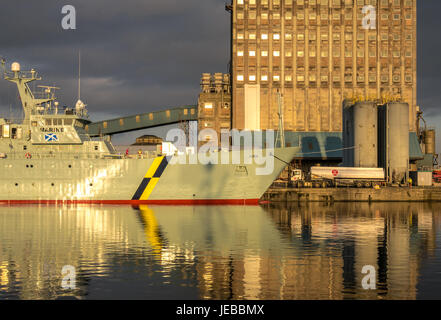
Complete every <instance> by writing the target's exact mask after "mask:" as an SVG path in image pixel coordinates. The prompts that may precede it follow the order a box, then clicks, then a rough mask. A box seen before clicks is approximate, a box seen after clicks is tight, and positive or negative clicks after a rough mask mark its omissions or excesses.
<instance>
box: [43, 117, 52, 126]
mask: <svg viewBox="0 0 441 320" xmlns="http://www.w3.org/2000/svg"><path fill="white" fill-rule="evenodd" d="M44 123H45V124H46V125H47V126H51V125H52V119H45V121H44Z"/></svg>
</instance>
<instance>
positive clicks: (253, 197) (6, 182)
mask: <svg viewBox="0 0 441 320" xmlns="http://www.w3.org/2000/svg"><path fill="white" fill-rule="evenodd" d="M297 151H298V150H297V149H296V148H283V149H275V150H274V151H273V152H274V155H275V156H276V157H274V158H273V165H272V168H271V170H270V171H269V172H267V173H266V174H258V170H259V169H262V168H263V167H265V166H266V165H267V164H264V165H262V164H261V163H262V162H261V161H260V162H259V161H254V160H253V161H251V163H249V162H250V161H248V162H247V161H246V160H245V159H246V158H247V156H249V154H244V151H241V152H240V153H241V157H240V159H241V161H240V162H239V163H236V164H233V163H231V162H232V161H231V159H232V156H231V154H232V153H231V152H229V156H228V158H227V159H229V161H228V163H227V164H222V163H221V162H222V161H221V157H222V155H221V153H219V155H218V157H219V159H218V160H219V161H218V163H216V164H201V163H199V162H198V163H195V164H191V163H187V162H190V161H189V159H188V158H187V159H186V161H184V163H179V161H181V160H182V159H180V160H178V159H177V158H173V157H165V156H161V157H156V158H150V159H50V158H39V159H37V157H34V158H32V159H2V160H1V161H0V203H3V204H31V203H41V204H64V203H85V204H99V203H102V204H134V205H139V204H158V205H168V204H169V205H198V204H200V205H207V204H214V205H215V204H240V205H242V204H246V205H255V204H258V203H259V199H260V198H261V196H262V195H263V193H264V192H265V191H266V190H267V189H268V187H269V186H270V185H271V183H272V182H273V181H274V180H275V179H276V178H277V177H278V176H279V174H280V172H281V171H282V170H283V169H284V167H285V166H286V163H287V162H290V161H291V159H292V158H293V157H294V156H295V153H296V152H297ZM265 152H269V151H265ZM251 157H252V158H253V159H254V158H255V155H254V154H253V155H252V156H251ZM258 163H260V164H258Z"/></svg>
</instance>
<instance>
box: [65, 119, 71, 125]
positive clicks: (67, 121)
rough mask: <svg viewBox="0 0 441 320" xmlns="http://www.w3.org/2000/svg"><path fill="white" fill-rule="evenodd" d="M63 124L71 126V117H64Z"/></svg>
mask: <svg viewBox="0 0 441 320" xmlns="http://www.w3.org/2000/svg"><path fill="white" fill-rule="evenodd" d="M64 125H65V126H71V125H72V119H64Z"/></svg>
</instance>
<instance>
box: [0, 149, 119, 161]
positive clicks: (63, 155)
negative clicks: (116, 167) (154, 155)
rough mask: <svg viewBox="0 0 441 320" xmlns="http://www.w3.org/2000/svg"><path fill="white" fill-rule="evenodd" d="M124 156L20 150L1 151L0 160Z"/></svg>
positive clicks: (80, 158) (116, 156) (117, 156)
mask: <svg viewBox="0 0 441 320" xmlns="http://www.w3.org/2000/svg"><path fill="white" fill-rule="evenodd" d="M124 158H125V156H123V155H120V154H110V153H98V154H97V153H82V154H78V153H69V152H59V153H33V152H32V151H29V152H20V153H3V154H2V156H1V157H0V161H1V160H5V159H9V160H29V161H30V160H49V159H57V160H88V159H124Z"/></svg>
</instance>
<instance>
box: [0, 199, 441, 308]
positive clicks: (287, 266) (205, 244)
mask: <svg viewBox="0 0 441 320" xmlns="http://www.w3.org/2000/svg"><path fill="white" fill-rule="evenodd" d="M439 209H440V205H433V207H431V206H430V205H429V204H390V205H388V204H372V205H371V206H369V205H367V204H335V205H333V206H327V207H323V206H321V205H319V204H316V205H315V204H311V205H309V206H306V207H305V206H300V207H298V206H288V207H281V208H280V207H267V208H262V207H243V206H231V207H212V206H211V207H205V206H198V207H191V206H185V207H155V206H149V207H147V206H143V207H141V208H139V210H137V211H135V213H134V214H132V212H131V211H130V208H128V207H118V206H116V207H100V206H93V207H82V206H78V207H50V206H49V207H31V208H30V207H3V208H2V211H1V212H0V297H2V296H5V295H7V294H5V292H6V293H8V292H9V293H10V296H16V297H20V298H26V299H28V298H35V297H39V298H51V297H56V296H60V295H63V294H64V293H63V292H62V291H60V290H59V285H60V277H59V276H57V274H58V273H59V270H61V267H62V266H63V265H66V264H70V265H74V266H75V267H76V268H77V273H78V276H79V290H77V292H76V293H75V294H76V295H78V296H88V295H89V293H90V290H92V289H91V283H93V281H94V280H92V282H91V280H90V279H95V280H96V278H103V279H105V278H110V277H112V276H114V274H112V272H113V269H115V268H116V267H115V265H118V264H120V263H122V262H121V261H127V262H128V263H131V264H134V265H136V266H137V268H138V269H136V272H143V273H144V274H146V275H148V274H150V273H156V274H161V275H162V276H163V278H164V279H165V278H167V279H168V280H167V281H174V282H175V283H176V285H177V283H179V281H180V279H187V280H186V281H187V282H186V285H187V286H189V287H197V288H198V291H199V294H198V297H199V298H207V299H242V298H246V299H341V298H403V299H407V298H415V297H416V294H417V290H416V288H417V281H418V277H419V274H420V271H419V270H420V265H421V261H422V259H424V257H425V256H430V255H431V254H432V253H433V252H434V251H435V246H436V244H435V236H436V228H439V226H440V222H441V221H440V215H439V214H438V212H439V211H440V210H439ZM140 222H141V223H142V224H140ZM365 264H370V265H374V266H375V267H376V268H377V270H378V276H379V280H378V283H377V285H378V290H377V291H374V292H369V291H365V290H362V289H361V278H362V276H363V275H362V274H361V272H360V270H361V268H362V266H363V265H365ZM140 266H142V268H141V267H140ZM48 273H49V274H48ZM48 275H49V276H50V277H48ZM139 279H141V281H150V280H149V278H148V277H147V278H146V277H140V278H139ZM17 282H20V283H21V284H20V286H21V288H20V289H19V290H18V289H17V290H16V292H15V293H14V289H13V288H12V286H14V283H15V284H16V283H17ZM94 290H96V287H95V289H94ZM11 292H12V294H11ZM69 294H71V293H69Z"/></svg>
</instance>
